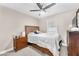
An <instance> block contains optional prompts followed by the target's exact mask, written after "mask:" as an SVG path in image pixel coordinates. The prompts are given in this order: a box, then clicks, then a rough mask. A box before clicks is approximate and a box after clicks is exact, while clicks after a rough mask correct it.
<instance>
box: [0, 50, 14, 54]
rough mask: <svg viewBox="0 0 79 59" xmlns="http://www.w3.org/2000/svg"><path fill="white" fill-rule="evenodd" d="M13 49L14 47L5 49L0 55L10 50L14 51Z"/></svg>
mask: <svg viewBox="0 0 79 59" xmlns="http://www.w3.org/2000/svg"><path fill="white" fill-rule="evenodd" d="M12 50H13V48H10V49H7V50H4V51H2V52H0V55H2V54H5V53H7V52H9V51H12Z"/></svg>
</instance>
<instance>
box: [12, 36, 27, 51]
mask: <svg viewBox="0 0 79 59" xmlns="http://www.w3.org/2000/svg"><path fill="white" fill-rule="evenodd" d="M13 46H14V50H15V51H18V50H20V49H22V48H25V47H27V38H26V37H15V38H14V39H13Z"/></svg>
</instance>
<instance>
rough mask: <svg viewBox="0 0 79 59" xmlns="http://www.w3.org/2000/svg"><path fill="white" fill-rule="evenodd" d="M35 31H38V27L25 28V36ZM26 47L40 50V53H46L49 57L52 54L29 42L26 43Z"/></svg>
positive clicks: (46, 49)
mask: <svg viewBox="0 0 79 59" xmlns="http://www.w3.org/2000/svg"><path fill="white" fill-rule="evenodd" d="M36 30H40V29H39V27H38V26H25V36H27V35H28V34H29V33H30V32H34V31H36ZM27 38H28V37H27ZM28 45H30V46H32V47H34V48H36V49H38V50H40V51H41V52H42V53H46V54H48V55H49V56H53V53H51V52H50V50H49V49H48V48H45V47H40V46H39V45H37V44H35V43H30V42H28Z"/></svg>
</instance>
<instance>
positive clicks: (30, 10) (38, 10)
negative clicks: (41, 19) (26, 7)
mask: <svg viewBox="0 0 79 59" xmlns="http://www.w3.org/2000/svg"><path fill="white" fill-rule="evenodd" d="M30 11H31V12H32V11H40V10H30Z"/></svg>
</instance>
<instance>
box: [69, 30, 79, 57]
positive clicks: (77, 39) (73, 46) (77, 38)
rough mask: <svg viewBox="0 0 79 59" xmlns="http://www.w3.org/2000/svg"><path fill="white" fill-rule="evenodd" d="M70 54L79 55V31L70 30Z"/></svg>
mask: <svg viewBox="0 0 79 59" xmlns="http://www.w3.org/2000/svg"><path fill="white" fill-rule="evenodd" d="M68 55H69V56H79V31H74V32H71V31H68Z"/></svg>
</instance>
